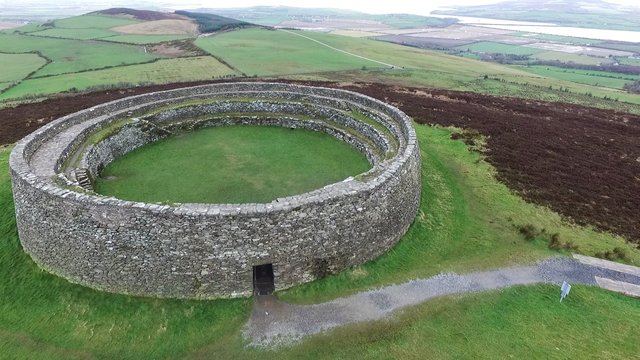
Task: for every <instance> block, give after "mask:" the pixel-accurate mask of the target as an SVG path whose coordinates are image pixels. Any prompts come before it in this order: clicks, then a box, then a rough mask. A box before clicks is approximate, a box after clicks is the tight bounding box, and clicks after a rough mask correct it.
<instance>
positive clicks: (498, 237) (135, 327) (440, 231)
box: [0, 125, 640, 360]
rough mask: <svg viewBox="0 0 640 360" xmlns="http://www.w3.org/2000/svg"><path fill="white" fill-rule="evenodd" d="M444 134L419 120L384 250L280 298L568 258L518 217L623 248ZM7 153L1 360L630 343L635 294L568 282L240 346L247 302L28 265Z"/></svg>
mask: <svg viewBox="0 0 640 360" xmlns="http://www.w3.org/2000/svg"><path fill="white" fill-rule="evenodd" d="M288 131H290V130H288ZM295 131H298V130H295ZM453 131H454V130H452V129H442V128H430V127H426V126H421V125H418V126H417V135H418V139H419V141H420V146H421V149H422V152H423V157H422V162H423V172H422V176H423V182H422V184H423V194H422V196H423V198H422V204H421V208H420V212H419V214H418V216H417V217H416V220H415V222H414V224H413V225H412V226H411V228H410V230H409V233H408V234H407V235H406V236H405V237H404V238H403V239H402V240H401V241H400V243H399V244H398V245H397V246H396V247H395V248H394V249H393V250H392V251H391V252H390V253H389V254H387V255H384V256H383V257H382V258H380V259H378V260H376V261H373V262H370V263H367V264H365V265H364V266H361V267H359V268H357V269H354V270H347V271H345V272H343V273H342V274H339V275H335V276H331V277H329V278H326V279H324V280H321V281H316V282H314V283H311V284H308V285H304V286H301V287H296V288H293V289H291V290H289V291H287V292H286V293H285V292H281V293H280V296H281V297H283V298H285V299H291V300H294V301H296V302H315V301H322V300H325V299H328V298H332V297H335V296H339V295H346V294H349V293H353V292H355V291H359V290H364V289H367V288H370V287H377V286H380V285H383V284H389V283H391V282H394V281H396V282H399V281H407V280H410V279H414V278H416V277H426V276H431V275H435V274H438V273H440V272H442V271H445V272H446V271H457V272H460V273H464V272H468V271H473V270H486V269H492V268H495V267H498V266H505V265H512V264H520V263H531V262H533V261H535V260H536V259H540V258H544V257H547V256H550V255H557V254H563V255H566V254H567V253H564V252H562V253H558V252H556V251H551V250H549V249H547V244H546V241H545V239H544V238H543V237H540V238H538V239H535V240H533V241H526V240H525V239H524V238H523V237H522V236H521V235H520V234H519V232H518V229H517V226H518V225H522V224H535V225H536V226H538V227H540V228H542V227H545V228H546V231H547V233H553V232H559V233H560V236H561V237H562V239H563V240H571V241H576V242H579V244H580V246H581V249H582V251H583V252H585V253H592V252H593V251H596V250H598V249H610V248H612V247H614V246H622V247H625V248H628V249H629V248H630V247H629V246H628V245H626V244H624V241H623V240H622V239H618V238H614V237H611V236H609V235H607V234H602V233H596V232H593V231H591V230H588V229H584V228H580V227H576V226H571V225H568V224H567V223H566V222H564V221H563V220H562V219H560V217H559V216H558V215H557V214H554V213H551V212H550V211H549V210H547V209H546V208H542V207H537V206H534V205H531V204H527V203H525V202H524V201H522V200H521V199H520V198H518V197H516V196H514V195H512V194H511V192H510V191H509V190H508V189H507V188H506V187H505V186H504V185H502V184H500V183H498V182H497V181H496V180H495V178H494V176H493V173H494V171H493V170H492V168H491V167H490V165H488V164H487V163H485V162H482V161H480V162H478V161H477V160H478V157H479V155H478V154H476V153H471V152H469V151H467V146H466V145H464V144H463V143H462V142H460V141H454V140H450V139H449V135H450V134H451V133H452V132H453ZM9 150H10V148H4V149H0V287H1V288H2V289H3V291H2V292H0V329H1V330H0V353H1V354H10V355H9V357H8V359H14V358H15V359H30V358H37V359H89V358H95V359H135V360H145V359H169V358H170V359H202V358H210V357H212V356H213V357H215V358H220V359H319V358H321V359H322V358H325V359H353V358H372V359H379V358H420V359H423V358H430V359H431V358H436V359H439V358H442V359H452V358H474V359H478V358H481V359H495V358H502V357H505V358H510V357H509V355H513V356H514V358H528V357H536V358H550V359H555V358H558V359H565V358H589V357H593V358H597V357H599V356H600V355H601V354H603V352H604V353H606V354H607V357H608V358H613V359H624V358H632V357H633V356H635V355H637V354H638V351H639V346H640V343H639V342H637V341H635V340H634V339H635V338H636V337H637V333H638V330H640V328H639V327H640V325H638V324H640V307H639V306H638V302H637V300H636V299H631V298H627V297H624V296H622V295H619V294H615V293H610V292H607V291H604V290H601V289H599V288H597V287H589V286H581V285H574V287H573V289H572V292H571V294H570V295H569V296H568V297H567V299H565V301H563V302H562V303H559V302H558V300H559V293H560V291H559V288H558V286H557V285H552V284H540V285H533V286H516V287H513V288H509V289H502V290H497V291H491V292H483V293H471V294H463V295H457V296H446V297H442V298H436V299H433V300H430V301H427V302H425V303H423V304H421V305H418V306H414V307H409V308H406V309H402V310H400V311H396V312H395V313H394V314H393V315H392V316H391V317H390V318H388V319H384V320H380V321H375V322H368V323H361V324H354V325H349V326H345V327H342V328H337V329H333V330H330V331H327V332H325V333H323V334H320V335H315V336H311V337H308V338H305V339H304V340H303V341H301V342H300V343H297V344H293V345H291V346H285V347H280V348H273V349H264V348H252V347H245V345H246V341H245V340H243V339H242V336H241V329H242V326H243V324H244V323H245V322H246V321H247V319H248V317H249V315H250V313H251V310H252V301H251V300H250V299H237V300H215V301H191V300H170V299H151V298H141V297H130V296H124V295H115V294H109V293H105V292H100V291H95V290H91V289H88V288H85V287H82V286H79V285H74V284H70V283H68V282H66V281H65V280H63V279H61V278H58V277H56V276H53V275H50V274H48V273H46V272H43V271H41V270H39V269H38V268H37V266H36V265H35V264H34V263H33V261H32V260H31V259H30V258H29V256H28V255H26V254H25V253H24V252H23V251H22V248H21V246H20V243H19V241H18V234H17V230H16V223H15V218H14V216H15V213H14V209H13V202H12V193H11V186H10V181H9V173H8V157H9V156H8V155H9ZM633 251H635V250H630V249H629V252H633ZM633 256H634V260H633V261H634V263H636V264H637V263H638V261H639V258H638V256H637V255H636V254H635V253H633ZM321 291H324V293H321ZM43 319H46V321H45V320H43ZM488 344H490V346H489V345H488Z"/></svg>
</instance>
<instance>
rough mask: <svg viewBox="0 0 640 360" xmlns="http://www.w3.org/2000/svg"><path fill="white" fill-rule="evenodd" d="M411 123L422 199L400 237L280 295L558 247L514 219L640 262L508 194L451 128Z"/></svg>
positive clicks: (318, 297)
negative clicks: (383, 250) (371, 256)
mask: <svg viewBox="0 0 640 360" xmlns="http://www.w3.org/2000/svg"><path fill="white" fill-rule="evenodd" d="M416 131H417V133H418V139H419V141H420V148H421V150H422V169H423V170H422V171H423V173H422V202H421V205H420V212H419V214H418V216H417V218H416V221H415V222H414V223H413V225H412V226H411V227H410V229H409V231H408V232H407V234H406V235H405V236H404V237H403V238H402V240H401V241H400V242H399V243H398V245H396V246H395V247H394V248H393V250H391V252H389V253H387V254H385V255H383V256H381V257H380V258H378V259H376V260H374V261H372V262H369V263H366V264H364V265H362V266H360V267H358V268H356V270H357V271H345V272H343V273H341V274H338V275H332V276H329V277H326V278H324V279H322V280H319V281H315V282H313V283H309V284H304V285H301V286H297V287H295V288H293V289H290V290H287V291H284V292H281V293H279V294H278V296H279V297H281V298H282V299H284V300H287V301H291V302H296V303H313V302H319V301H325V300H328V299H332V298H335V297H338V296H343V295H347V294H351V293H353V292H357V291H361V290H364V289H367V288H369V287H372V286H379V285H381V284H391V283H394V282H405V281H408V280H410V279H415V278H416V277H429V276H432V275H436V274H438V273H440V272H442V271H454V272H468V271H472V270H474V271H475V270H486V269H493V268H496V267H500V266H506V265H510V264H520V263H531V262H534V261H535V260H536V259H540V258H544V257H548V256H551V255H554V254H557V252H555V251H550V250H548V249H547V242H546V240H544V239H542V238H540V239H537V240H535V241H533V242H527V241H525V240H524V239H523V237H522V236H521V235H520V234H519V231H518V227H519V226H523V225H527V224H532V225H534V226H536V227H537V228H538V229H542V228H544V229H546V233H548V234H553V233H559V234H560V237H561V238H562V239H564V240H565V241H572V242H574V243H575V244H578V245H579V246H580V252H582V253H585V254H587V255H593V254H594V253H595V252H597V251H599V250H598V249H600V250H602V249H605V248H606V249H609V250H611V249H613V248H614V247H616V246H622V247H624V248H625V249H627V251H628V252H631V253H633V256H634V259H633V262H634V263H635V264H640V252H638V251H635V250H632V248H631V246H630V245H627V244H625V241H624V240H623V239H621V238H614V237H612V236H610V235H607V234H602V233H596V232H594V231H591V230H589V229H585V228H581V227H575V226H570V225H567V224H566V223H565V222H564V221H563V220H562V219H561V218H560V216H558V215H557V214H555V213H552V212H550V211H549V210H547V209H545V208H541V207H538V206H534V205H531V204H527V203H525V202H524V201H522V200H521V199H520V198H519V197H517V196H515V195H513V194H511V192H510V191H509V189H508V188H507V187H506V186H504V185H502V184H499V183H497V182H496V181H495V179H494V177H493V173H494V170H493V169H492V168H491V167H490V166H489V165H488V164H486V163H484V162H478V157H479V155H478V154H476V153H471V152H467V151H465V149H466V146H465V145H464V144H463V143H462V142H454V141H451V140H449V138H448V135H449V134H450V133H451V130H448V129H437V128H430V127H426V126H421V125H417V128H416ZM361 273H366V274H368V276H364V277H363V276H360V275H358V274H361Z"/></svg>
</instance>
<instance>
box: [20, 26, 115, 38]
mask: <svg viewBox="0 0 640 360" xmlns="http://www.w3.org/2000/svg"><path fill="white" fill-rule="evenodd" d="M118 34H119V33H117V32H114V31H109V30H100V29H58V28H54V29H49V30H44V31H38V32H36V33H33V34H32V35H36V36H49V37H56V38H65V39H78V40H87V39H100V38H106V37H109V36H115V35H118Z"/></svg>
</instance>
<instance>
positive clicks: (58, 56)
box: [0, 35, 163, 76]
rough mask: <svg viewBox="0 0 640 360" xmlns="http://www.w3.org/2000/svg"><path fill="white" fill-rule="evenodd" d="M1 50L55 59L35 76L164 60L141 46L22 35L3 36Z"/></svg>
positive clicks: (0, 42) (0, 36)
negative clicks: (36, 51) (39, 53)
mask: <svg viewBox="0 0 640 360" xmlns="http://www.w3.org/2000/svg"><path fill="white" fill-rule="evenodd" d="M0 49H2V51H5V52H29V51H33V50H39V51H40V52H42V54H43V55H44V56H46V57H48V58H50V59H51V60H53V63H51V64H49V65H47V66H45V67H44V68H43V69H42V70H40V71H38V73H36V75H35V76H43V75H51V74H61V73H65V72H76V71H81V70H86V69H95V68H101V67H105V66H113V65H119V64H121V63H125V64H132V63H140V62H145V61H149V60H151V59H156V58H162V57H163V56H161V55H155V54H146V53H145V52H144V51H143V50H142V48H141V47H139V46H133V45H124V44H112V43H106V42H94V41H77V40H63V39H48V38H42V37H36V36H20V35H0Z"/></svg>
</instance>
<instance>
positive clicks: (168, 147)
mask: <svg viewBox="0 0 640 360" xmlns="http://www.w3.org/2000/svg"><path fill="white" fill-rule="evenodd" d="M203 154H206V155H205V156H203ZM369 169H370V166H369V163H368V162H367V159H366V158H365V157H364V156H363V155H362V154H361V153H359V152H358V151H357V150H356V149H354V148H353V147H351V146H350V145H348V144H347V143H344V142H342V141H339V140H337V139H335V138H333V137H332V136H330V135H328V134H325V133H323V132H316V131H313V130H307V129H298V130H295V131H292V130H290V129H288V128H281V127H263V126H230V127H213V128H206V129H201V130H197V131H194V132H190V133H187V134H183V135H180V136H178V137H171V138H167V139H164V140H161V141H158V142H155V143H153V144H149V145H147V146H144V147H142V148H139V149H136V150H134V151H132V152H130V153H128V154H126V155H124V156H122V157H121V158H118V159H117V160H116V161H115V162H113V163H111V164H109V165H108V166H107V168H106V169H105V170H104V171H103V173H102V175H103V176H109V175H112V176H117V177H118V178H117V179H115V180H108V181H105V180H101V179H99V180H98V183H97V191H98V192H99V193H101V194H105V195H110V196H115V197H117V198H120V199H125V200H134V201H145V202H161V201H165V200H169V201H171V202H180V203H189V202H195V203H257V202H261V203H267V202H271V201H272V200H275V199H277V198H279V197H286V196H291V195H297V194H302V193H305V192H308V191H312V190H315V189H319V188H321V187H323V186H325V185H328V184H331V183H334V182H338V181H342V180H344V179H346V178H347V177H349V176H355V175H357V174H360V173H363V172H366V171H368V170H369Z"/></svg>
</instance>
